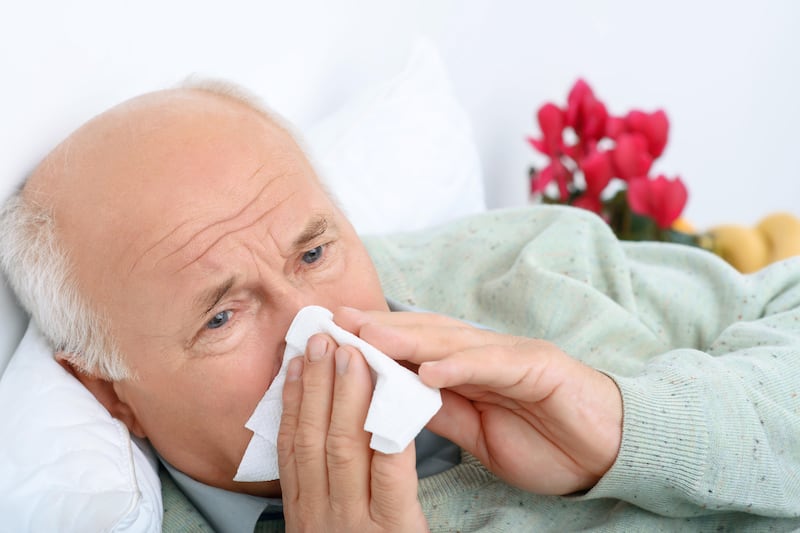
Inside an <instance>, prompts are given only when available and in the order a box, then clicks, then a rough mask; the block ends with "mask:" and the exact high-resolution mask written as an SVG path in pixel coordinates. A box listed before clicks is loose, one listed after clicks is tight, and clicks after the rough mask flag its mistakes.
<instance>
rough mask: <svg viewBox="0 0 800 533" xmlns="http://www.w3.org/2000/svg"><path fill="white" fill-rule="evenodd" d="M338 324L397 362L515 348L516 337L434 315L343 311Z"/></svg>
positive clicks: (344, 309)
mask: <svg viewBox="0 0 800 533" xmlns="http://www.w3.org/2000/svg"><path fill="white" fill-rule="evenodd" d="M334 320H335V321H336V323H337V324H339V325H341V326H342V327H343V328H345V329H348V330H349V331H351V332H353V333H355V334H356V335H358V336H359V337H361V338H362V339H364V340H365V341H367V342H368V343H370V344H372V345H373V346H375V347H376V348H378V349H379V350H381V351H383V352H384V353H386V354H387V355H389V356H390V357H392V358H394V359H402V360H406V361H410V362H412V363H416V364H420V363H423V362H425V361H435V360H438V359H441V358H443V357H446V356H448V355H450V354H452V353H453V352H455V351H459V350H465V349H468V348H472V347H477V346H486V345H490V344H499V345H505V346H508V345H512V344H514V343H515V342H516V337H512V336H509V335H501V334H498V333H494V332H491V331H487V330H482V329H478V328H475V327H472V326H470V325H468V324H466V323H464V322H460V321H458V320H455V319H453V318H449V317H445V316H442V315H436V314H431V313H388V312H380V311H370V312H364V311H358V310H356V309H352V308H339V309H337V310H336V312H335V313H334Z"/></svg>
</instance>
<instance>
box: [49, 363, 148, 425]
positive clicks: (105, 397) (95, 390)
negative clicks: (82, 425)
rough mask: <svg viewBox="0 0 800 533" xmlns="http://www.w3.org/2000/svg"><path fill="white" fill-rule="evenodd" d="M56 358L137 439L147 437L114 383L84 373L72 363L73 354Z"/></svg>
mask: <svg viewBox="0 0 800 533" xmlns="http://www.w3.org/2000/svg"><path fill="white" fill-rule="evenodd" d="M55 356H56V361H57V362H58V364H60V365H61V366H62V367H63V368H64V369H65V370H66V371H67V372H69V373H70V374H72V375H73V376H75V379H77V380H78V381H80V382H81V383H82V384H83V386H84V387H86V389H88V390H89V392H91V393H92V394H93V395H94V397H95V398H97V401H98V402H100V403H101V404H103V407H105V408H106V410H107V411H108V412H109V413H110V414H111V416H113V417H114V418H116V419H117V420H119V421H121V422H122V423H123V424H125V425H126V426H128V430H129V431H130V432H131V433H133V434H134V435H136V436H137V437H141V438H146V437H147V435H145V433H144V429H142V426H141V425H140V424H139V421H138V420H137V419H136V415H135V414H134V412H133V409H131V407H130V406H129V405H128V404H126V403H125V402H123V401H122V400H120V398H119V396H118V395H117V391H116V390H114V382H113V381H108V380H107V379H103V378H100V377H97V376H95V375H91V374H87V373H86V372H83V371H82V370H80V369H79V368H78V367H77V366H76V365H75V363H73V362H72V359H73V358H74V357H75V356H74V355H72V354H67V353H64V352H56V354H55Z"/></svg>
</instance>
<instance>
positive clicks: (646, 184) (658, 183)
mask: <svg viewBox="0 0 800 533" xmlns="http://www.w3.org/2000/svg"><path fill="white" fill-rule="evenodd" d="M688 196H689V194H688V192H687V191H686V186H685V185H684V184H683V182H682V181H681V179H680V178H679V177H676V178H675V179H674V180H669V179H667V178H666V176H663V175H660V176H658V177H656V178H655V179H652V180H651V179H648V178H636V179H632V180H630V181H629V182H628V203H629V204H630V206H631V210H632V211H633V212H634V213H638V214H640V215H645V216H648V217H650V218H652V219H653V220H655V222H656V224H657V225H658V227H659V228H661V229H667V228H669V227H670V226H671V225H672V223H673V222H675V220H676V219H677V218H678V217H679V216H680V214H681V212H682V211H683V208H684V207H685V206H686V200H687V198H688Z"/></svg>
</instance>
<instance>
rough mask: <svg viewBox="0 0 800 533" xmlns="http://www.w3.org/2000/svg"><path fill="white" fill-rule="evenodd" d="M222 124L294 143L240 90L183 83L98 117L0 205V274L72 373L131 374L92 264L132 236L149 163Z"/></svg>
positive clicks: (269, 114) (212, 83)
mask: <svg viewBox="0 0 800 533" xmlns="http://www.w3.org/2000/svg"><path fill="white" fill-rule="evenodd" d="M225 116H227V117H228V118H229V119H232V120H234V121H235V120H237V118H238V117H243V116H245V117H247V119H248V120H258V121H262V122H263V123H265V124H267V125H268V126H269V127H272V128H276V129H277V130H280V131H281V132H283V133H285V134H286V137H287V138H289V139H291V137H292V136H291V133H290V131H289V128H288V126H287V125H286V124H285V123H284V122H283V119H282V118H281V117H279V116H278V115H276V114H274V113H273V112H271V111H270V110H268V109H267V108H266V107H265V106H264V105H263V104H262V103H261V102H260V101H259V100H258V99H257V98H256V97H255V96H253V95H252V94H250V93H248V92H247V91H246V90H244V89H242V88H240V87H238V86H235V85H233V84H230V83H227V82H224V81H216V80H201V81H196V80H189V81H187V82H186V83H184V84H182V86H181V87H179V88H175V89H168V90H163V91H158V92H153V93H148V94H144V95H141V96H138V97H135V98H132V99H130V100H128V101H125V102H123V103H121V104H119V105H117V106H115V107H113V108H111V109H109V110H107V111H105V112H103V113H102V114H100V115H98V116H96V117H94V118H93V119H91V120H90V121H89V122H87V123H86V124H84V125H83V126H81V127H80V128H79V129H78V130H76V131H75V132H73V133H72V134H71V135H70V136H69V137H67V138H66V139H65V140H64V141H63V142H61V143H60V144H59V145H58V146H57V147H56V148H55V149H54V150H53V151H52V152H51V153H50V154H48V155H47V156H46V157H45V159H44V160H43V161H42V162H41V163H40V164H39V165H38V166H37V167H36V169H34V171H33V172H32V173H31V175H30V177H29V178H28V179H27V180H26V182H25V184H24V187H23V188H22V190H21V191H20V192H19V193H18V194H16V195H14V196H12V197H11V198H10V199H8V200H7V201H6V202H5V203H4V204H3V206H0V251H2V253H0V268H2V269H3V270H4V271H5V273H6V277H7V278H8V279H9V282H10V284H11V286H12V288H13V289H14V291H15V292H16V294H17V295H18V297H19V299H20V301H21V303H22V304H23V306H24V307H25V309H26V310H27V311H28V312H29V313H30V314H31V315H32V316H33V317H34V320H35V321H36V322H37V324H38V325H39V327H40V329H41V330H42V332H43V334H44V335H45V337H47V338H48V340H49V341H50V342H51V343H52V344H53V346H54V347H55V348H56V349H57V350H59V351H61V352H63V354H64V355H65V357H67V358H69V359H70V360H71V362H73V364H74V365H75V366H76V367H77V368H79V369H81V370H83V371H85V372H88V373H92V374H97V375H100V376H103V377H106V378H108V379H122V378H125V377H129V376H130V373H129V371H128V369H127V367H126V365H125V363H124V361H123V359H122V357H121V355H120V353H119V350H118V348H117V346H116V343H115V342H114V340H113V334H112V331H111V327H110V324H109V323H108V319H107V316H106V313H105V311H104V310H103V308H102V306H100V305H98V303H97V302H98V300H97V299H96V298H95V297H94V296H96V295H97V293H98V292H99V291H103V290H107V288H108V287H107V284H108V283H109V280H108V279H107V276H102V275H100V276H99V278H98V274H97V269H96V268H94V265H96V264H97V263H98V262H99V261H98V259H100V258H102V257H107V256H108V254H109V252H110V250H109V246H111V247H114V246H117V247H119V246H127V245H128V243H129V242H130V239H131V236H132V235H135V234H136V230H137V228H135V227H130V225H129V224H127V223H126V222H127V220H128V214H129V212H130V210H131V209H134V210H137V209H139V208H140V207H143V206H140V205H136V204H131V203H130V201H129V199H130V198H131V197H137V196H140V194H137V193H141V189H142V188H147V187H149V186H150V185H152V183H148V179H155V177H154V176H153V175H150V176H148V165H149V164H150V163H153V162H154V161H153V158H154V157H156V158H157V157H158V155H159V154H161V155H164V154H165V152H169V151H174V150H176V149H179V147H180V146H181V144H182V141H181V140H180V138H181V137H184V139H186V137H187V136H191V135H201V133H200V132H201V131H202V127H201V126H202V125H203V124H204V123H206V124H208V123H209V122H216V121H217V120H219V119H220V118H221V117H225ZM183 142H185V141H183ZM137 189H138V190H137ZM150 207H151V209H152V208H153V207H155V206H150ZM109 236H113V238H111V239H109ZM87 267H88V268H87ZM100 279H102V280H104V281H103V283H102V284H101V283H98V281H99V280H100Z"/></svg>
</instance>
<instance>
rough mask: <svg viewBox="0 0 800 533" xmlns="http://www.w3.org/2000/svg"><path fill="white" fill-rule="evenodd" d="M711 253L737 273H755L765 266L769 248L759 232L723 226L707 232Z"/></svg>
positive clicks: (746, 228)
mask: <svg viewBox="0 0 800 533" xmlns="http://www.w3.org/2000/svg"><path fill="white" fill-rule="evenodd" d="M708 235H709V236H710V237H711V241H712V244H711V246H712V251H713V252H714V253H715V254H717V255H719V256H720V257H722V258H723V259H725V260H726V261H727V262H728V263H730V264H731V265H732V266H733V267H734V268H736V269H737V270H738V271H739V272H745V273H748V272H755V271H756V270H758V269H760V268H762V267H764V266H766V265H767V263H768V260H769V247H768V245H767V242H766V240H765V239H764V238H763V237H762V234H761V232H760V231H757V230H756V229H754V228H748V227H745V226H740V225H738V224H724V225H720V226H715V227H713V228H711V229H709V230H708Z"/></svg>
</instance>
